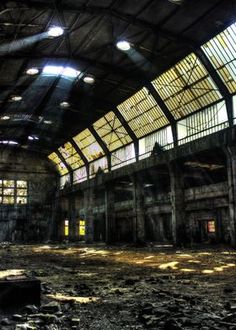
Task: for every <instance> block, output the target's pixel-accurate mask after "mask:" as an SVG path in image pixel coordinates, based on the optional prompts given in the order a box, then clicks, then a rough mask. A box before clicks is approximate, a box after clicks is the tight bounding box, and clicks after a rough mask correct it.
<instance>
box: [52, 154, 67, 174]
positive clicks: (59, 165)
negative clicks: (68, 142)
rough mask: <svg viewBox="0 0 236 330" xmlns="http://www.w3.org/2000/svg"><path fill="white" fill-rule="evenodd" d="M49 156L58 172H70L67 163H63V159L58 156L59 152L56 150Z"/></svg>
mask: <svg viewBox="0 0 236 330" xmlns="http://www.w3.org/2000/svg"><path fill="white" fill-rule="evenodd" d="M48 158H49V159H50V160H51V161H52V162H53V163H54V164H55V165H56V167H57V170H58V172H59V173H60V175H65V174H67V173H68V170H67V168H66V166H65V164H63V162H62V161H61V159H60V158H59V157H58V156H57V154H56V153H55V152H53V153H51V154H50V155H49V156H48Z"/></svg>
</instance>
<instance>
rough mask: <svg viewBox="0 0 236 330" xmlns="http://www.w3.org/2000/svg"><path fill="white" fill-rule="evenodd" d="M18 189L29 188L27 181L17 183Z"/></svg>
mask: <svg viewBox="0 0 236 330" xmlns="http://www.w3.org/2000/svg"><path fill="white" fill-rule="evenodd" d="M16 185H17V188H27V181H16Z"/></svg>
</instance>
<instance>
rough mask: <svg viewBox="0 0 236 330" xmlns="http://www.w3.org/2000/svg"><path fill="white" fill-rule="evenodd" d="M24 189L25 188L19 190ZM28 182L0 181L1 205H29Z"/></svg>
mask: <svg viewBox="0 0 236 330" xmlns="http://www.w3.org/2000/svg"><path fill="white" fill-rule="evenodd" d="M18 187H23V188H18ZM27 199H28V189H27V181H22V180H17V181H16V180H0V203H3V204H27Z"/></svg>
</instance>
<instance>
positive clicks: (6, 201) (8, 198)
mask: <svg viewBox="0 0 236 330" xmlns="http://www.w3.org/2000/svg"><path fill="white" fill-rule="evenodd" d="M3 204H14V197H11V196H3Z"/></svg>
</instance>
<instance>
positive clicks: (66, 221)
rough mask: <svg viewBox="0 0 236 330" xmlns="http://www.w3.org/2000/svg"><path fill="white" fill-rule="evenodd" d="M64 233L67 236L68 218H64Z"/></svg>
mask: <svg viewBox="0 0 236 330" xmlns="http://www.w3.org/2000/svg"><path fill="white" fill-rule="evenodd" d="M64 235H65V236H69V220H65V222H64Z"/></svg>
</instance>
